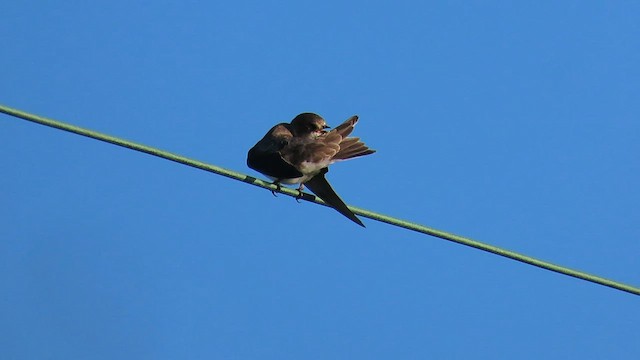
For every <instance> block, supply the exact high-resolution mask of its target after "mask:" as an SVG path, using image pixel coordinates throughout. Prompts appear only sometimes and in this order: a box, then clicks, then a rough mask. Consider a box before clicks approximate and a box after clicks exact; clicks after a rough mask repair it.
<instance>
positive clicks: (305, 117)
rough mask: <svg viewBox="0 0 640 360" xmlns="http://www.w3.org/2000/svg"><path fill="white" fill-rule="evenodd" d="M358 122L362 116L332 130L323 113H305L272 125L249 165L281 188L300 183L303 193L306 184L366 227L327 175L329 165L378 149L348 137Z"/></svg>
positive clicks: (251, 157) (335, 207) (326, 201)
mask: <svg viewBox="0 0 640 360" xmlns="http://www.w3.org/2000/svg"><path fill="white" fill-rule="evenodd" d="M357 122H358V116H352V117H350V118H349V119H347V120H346V121H345V122H343V123H342V124H340V125H339V126H337V127H335V128H333V129H332V130H330V131H328V130H327V129H329V126H328V125H327V123H326V121H325V120H324V119H323V118H322V117H321V116H320V115H317V114H314V113H302V114H300V115H298V116H296V117H295V118H294V119H293V120H292V121H291V122H290V123H280V124H277V125H276V126H274V127H272V128H271V130H269V131H268V132H267V134H266V135H265V136H264V137H263V138H262V139H261V140H260V141H258V143H256V144H255V146H253V147H252V148H251V149H250V150H249V153H248V154H247V166H249V167H250V168H251V169H253V170H256V171H258V172H260V173H262V174H264V175H266V176H267V177H269V178H270V179H271V180H273V183H274V184H275V185H276V186H278V188H279V187H280V184H287V185H294V184H299V187H298V191H300V196H302V190H303V189H304V187H305V185H306V187H307V188H309V190H311V191H312V192H313V193H314V194H315V195H316V196H318V197H319V198H321V199H322V200H323V201H324V202H325V203H326V204H327V205H329V206H331V207H333V208H334V209H336V210H337V211H338V212H340V213H341V214H342V215H344V216H346V217H347V218H349V219H350V220H351V221H353V222H355V223H356V224H358V225H360V226H362V227H364V224H363V223H362V221H360V219H359V218H358V217H357V216H356V215H355V214H354V213H353V212H352V211H351V210H349V208H348V207H347V205H346V204H345V203H344V201H342V199H340V197H339V196H338V194H336V192H335V191H334V190H333V188H332V187H331V185H330V184H329V182H328V181H327V179H326V178H325V174H326V173H327V172H328V171H329V165H331V164H333V163H335V162H337V161H343V160H348V159H353V158H356V157H360V156H365V155H370V154H373V153H374V152H375V150H372V149H370V148H368V147H367V146H366V145H365V144H364V143H363V142H362V141H360V138H357V137H348V136H349V135H350V134H351V132H352V131H353V128H354V126H355V125H356V123H357ZM274 195H275V193H274Z"/></svg>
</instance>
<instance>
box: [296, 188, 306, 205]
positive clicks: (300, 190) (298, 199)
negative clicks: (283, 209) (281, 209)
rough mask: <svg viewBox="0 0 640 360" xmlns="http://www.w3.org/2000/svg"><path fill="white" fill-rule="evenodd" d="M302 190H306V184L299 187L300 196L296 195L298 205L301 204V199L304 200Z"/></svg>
mask: <svg viewBox="0 0 640 360" xmlns="http://www.w3.org/2000/svg"><path fill="white" fill-rule="evenodd" d="M302 190H304V184H300V186H298V195H296V201H297V202H298V203H300V199H302V196H303V195H304V193H303V192H302Z"/></svg>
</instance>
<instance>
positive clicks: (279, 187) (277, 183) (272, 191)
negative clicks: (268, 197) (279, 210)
mask: <svg viewBox="0 0 640 360" xmlns="http://www.w3.org/2000/svg"><path fill="white" fill-rule="evenodd" d="M273 185H275V186H276V189H277V190H278V191H280V189H282V186H280V181H278V180H276V181H274V182H273ZM271 193H272V194H273V196H275V197H278V195H276V191H275V190H271Z"/></svg>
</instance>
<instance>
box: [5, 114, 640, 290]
mask: <svg viewBox="0 0 640 360" xmlns="http://www.w3.org/2000/svg"><path fill="white" fill-rule="evenodd" d="M0 112H2V113H5V114H7V115H11V116H14V117H17V118H21V119H24V120H28V121H31V122H34V123H37V124H41V125H46V126H49V127H52V128H55V129H59V130H64V131H68V132H71V133H74V134H78V135H82V136H86V137H89V138H92V139H96V140H100V141H104V142H108V143H111V144H114V145H118V146H122V147H126V148H129V149H133V150H136V151H140V152H144V153H147V154H150V155H153V156H157V157H160V158H163V159H167V160H171V161H175V162H177V163H181V164H184V165H188V166H191V167H194V168H198V169H202V170H205V171H209V172H212V173H215V174H218V175H222V176H226V177H228V178H231V179H234V180H239V181H243V182H246V183H249V184H252V185H255V186H259V187H262V188H265V189H269V190H271V191H278V192H280V193H283V194H286V195H289V196H292V197H296V196H298V195H299V193H298V191H297V190H293V189H289V188H285V187H281V188H280V189H278V188H277V187H276V186H275V185H273V184H272V183H269V182H266V181H262V180H260V179H257V178H254V177H252V176H249V175H246V174H242V173H239V172H235V171H231V170H227V169H224V168H221V167H219V166H215V165H211V164H206V163H204V162H201V161H198V160H194V159H190V158H187V157H185V156H181V155H177V154H173V153H170V152H168V151H163V150H160V149H157V148H154V147H151V146H147V145H143V144H139V143H135V142H132V141H128V140H124V139H121V138H118V137H115V136H110V135H106V134H102V133H99V132H97V131H92V130H89V129H85V128H81V127H79V126H75V125H71V124H67V123H64V122H61V121H57V120H53V119H48V118H45V117H41V116H37V115H34V114H30V113H27V112H24V111H20V110H17V109H13V108H10V107H7V106H4V105H0ZM302 199H303V200H306V201H309V202H314V203H317V204H320V205H324V206H327V205H326V204H325V203H324V202H323V201H322V200H321V199H319V198H316V197H315V196H314V195H311V194H307V193H305V194H303V197H302ZM349 209H351V211H353V212H354V213H356V214H358V215H361V216H364V217H367V218H369V219H373V220H377V221H380V222H385V223H387V224H391V225H394V226H398V227H402V228H405V229H408V230H413V231H416V232H419V233H423V234H426V235H431V236H434V237H437V238H440V239H444V240H448V241H452V242H454V243H458V244H462V245H466V246H470V247H473V248H476V249H479V250H483V251H486V252H490V253H493V254H496V255H500V256H503V257H506V258H509V259H512V260H516V261H520V262H523V263H526V264H529V265H533V266H537V267H539V268H542V269H546V270H550V271H554V272H557V273H560V274H563V275H568V276H572V277H575V278H578V279H582V280H586V281H590V282H592V283H595V284H599V285H604V286H608V287H611V288H614V289H617V290H621V291H625V292H628V293H631V294H634V295H640V288H637V287H634V286H631V285H627V284H624V283H621V282H617V281H613V280H609V279H605V278H603V277H600V276H596V275H591V274H588V273H585V272H582V271H578V270H573V269H569V268H567V267H564V266H561V265H556V264H552V263H550V262H547V261H542V260H538V259H536V258H533V257H530V256H526V255H523V254H520V253H517V252H514V251H510V250H506V249H503V248H500V247H497V246H493V245H489V244H485V243H482V242H479V241H476V240H472V239H469V238H466V237H463V236H458V235H454V234H451V233H448V232H445V231H441V230H436V229H433V228H430V227H427V226H423V225H420V224H415V223H412V222H408V221H404V220H400V219H397V218H394V217H391V216H387V215H383V214H379V213H376V212H373V211H369V210H365V209H360V208H357V207H354V206H349Z"/></svg>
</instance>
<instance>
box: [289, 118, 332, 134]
mask: <svg viewBox="0 0 640 360" xmlns="http://www.w3.org/2000/svg"><path fill="white" fill-rule="evenodd" d="M291 127H292V130H293V135H294V136H304V135H311V134H313V135H320V134H322V133H324V132H326V130H325V129H327V128H329V126H328V125H327V122H326V121H325V120H324V119H323V118H322V116H320V115H318V114H314V113H302V114H300V115H298V116H296V117H295V118H294V119H293V120H291Z"/></svg>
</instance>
